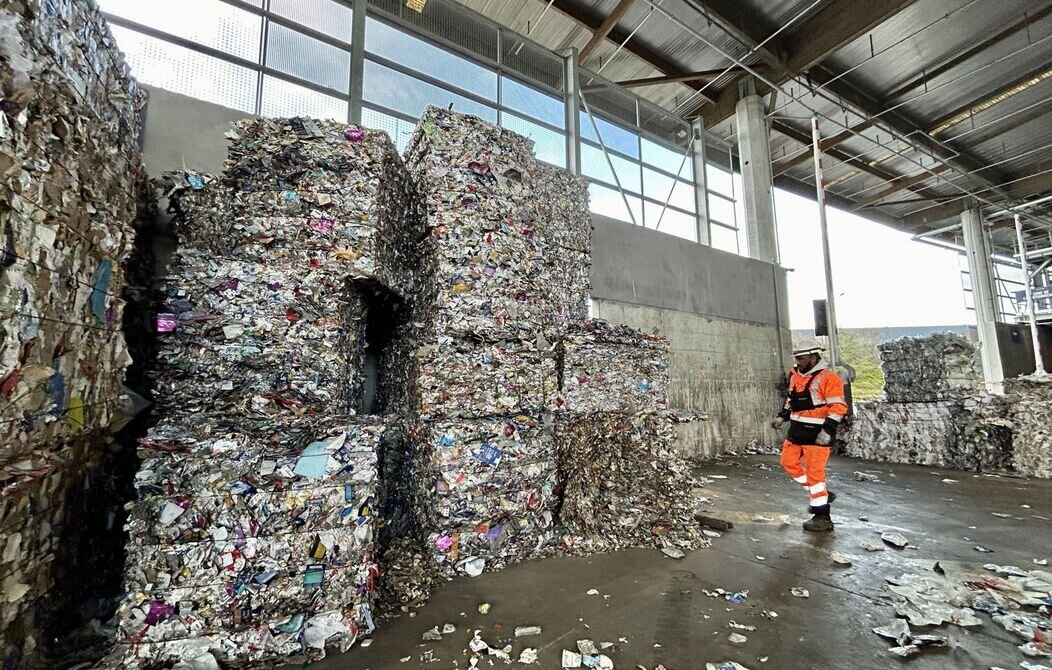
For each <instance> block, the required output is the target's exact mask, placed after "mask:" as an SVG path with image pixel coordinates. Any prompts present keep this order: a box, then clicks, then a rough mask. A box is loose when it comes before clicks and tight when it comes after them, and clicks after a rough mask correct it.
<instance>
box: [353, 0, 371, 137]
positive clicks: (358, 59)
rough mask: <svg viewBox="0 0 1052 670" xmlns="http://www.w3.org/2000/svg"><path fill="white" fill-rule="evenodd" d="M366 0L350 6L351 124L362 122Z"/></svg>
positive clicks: (357, 1) (360, 0)
mask: <svg viewBox="0 0 1052 670" xmlns="http://www.w3.org/2000/svg"><path fill="white" fill-rule="evenodd" d="M368 4H369V3H368V0H354V2H353V3H352V4H351V91H350V93H351V114H350V116H351V123H354V124H361V122H362V97H363V95H364V94H363V90H364V84H365V82H364V81H363V80H364V79H365V14H366V11H367V7H368Z"/></svg>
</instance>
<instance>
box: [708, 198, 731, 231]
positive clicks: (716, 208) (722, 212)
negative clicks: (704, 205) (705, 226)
mask: <svg viewBox="0 0 1052 670" xmlns="http://www.w3.org/2000/svg"><path fill="white" fill-rule="evenodd" d="M709 218H710V219H712V220H713V221H718V222H720V223H722V224H724V225H726V226H731V227H735V228H736V227H737V225H736V224H737V218H736V217H735V212H734V201H733V200H727V199H726V198H723V197H721V196H720V195H719V194H718V193H711V192H710V193H709Z"/></svg>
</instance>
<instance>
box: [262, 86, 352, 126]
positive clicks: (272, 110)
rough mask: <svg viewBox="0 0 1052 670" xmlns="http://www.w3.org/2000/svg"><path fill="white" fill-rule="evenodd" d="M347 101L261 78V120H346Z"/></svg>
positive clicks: (301, 87)
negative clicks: (288, 118)
mask: <svg viewBox="0 0 1052 670" xmlns="http://www.w3.org/2000/svg"><path fill="white" fill-rule="evenodd" d="M347 107H348V105H347V101H346V100H340V99H339V98H334V97H333V96H331V95H325V94H324V93H319V92H317V91H312V90H311V89H309V88H305V87H303V86H300V85H298V84H293V83H291V82H287V81H284V80H283V79H278V78H276V77H271V76H269V75H263V99H262V104H261V109H260V111H261V112H262V114H263V116H279V117H289V116H312V117H314V118H318V119H333V120H335V121H346V120H347Z"/></svg>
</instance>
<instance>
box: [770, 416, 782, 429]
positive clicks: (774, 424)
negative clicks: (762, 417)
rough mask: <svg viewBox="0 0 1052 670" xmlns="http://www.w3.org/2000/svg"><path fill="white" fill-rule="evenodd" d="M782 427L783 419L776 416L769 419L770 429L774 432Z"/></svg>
mask: <svg viewBox="0 0 1052 670" xmlns="http://www.w3.org/2000/svg"><path fill="white" fill-rule="evenodd" d="M784 425H785V417H782V416H776V417H774V418H773V419H771V428H774V429H775V430H781V429H782V426H784Z"/></svg>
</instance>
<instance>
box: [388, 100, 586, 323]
mask: <svg viewBox="0 0 1052 670" xmlns="http://www.w3.org/2000/svg"><path fill="white" fill-rule="evenodd" d="M532 149H533V143H532V142H531V141H530V140H528V139H526V138H525V137H522V136H521V135H517V134H516V133H513V132H511V131H509V130H506V129H504V128H501V127H499V126H496V125H493V124H491V123H488V122H486V121H483V120H482V119H479V118H477V117H474V116H469V115H465V114H456V113H453V112H450V111H448V110H443V109H438V108H435V107H429V108H428V109H427V110H426V111H425V112H424V115H423V116H422V117H421V120H420V122H419V123H418V125H417V128H416V131H415V132H414V134H413V138H412V139H411V140H410V143H409V146H408V147H407V149H406V154H405V155H406V163H407V165H408V167H409V170H410V172H411V173H413V174H414V175H415V177H416V180H417V183H418V185H419V188H420V189H421V191H422V193H423V197H424V201H425V203H426V206H427V225H428V228H429V229H430V230H431V231H432V235H433V239H434V242H435V245H436V252H435V253H436V256H437V265H436V267H435V268H434V275H433V276H432V277H430V279H429V281H430V283H431V284H432V286H433V287H434V289H433V291H430V293H432V294H433V295H435V296H436V300H435V304H434V307H433V314H432V317H431V319H430V320H429V322H430V324H431V326H432V327H433V328H434V331H435V332H436V333H438V334H442V335H463V334H468V335H473V336H476V337H484V338H493V339H504V338H509V339H510V338H515V337H519V338H522V339H526V338H528V337H532V336H534V335H536V333H537V332H542V333H546V332H552V331H554V330H557V329H559V328H561V327H563V326H565V325H566V324H567V323H569V322H571V321H575V320H579V319H581V318H583V317H584V315H585V314H586V313H587V309H588V290H589V286H588V279H587V277H588V267H589V264H590V259H589V255H588V251H589V250H590V240H591V224H590V221H589V220H588V219H587V218H586V217H585V216H582V215H581V212H587V211H588V200H587V189H586V187H585V185H584V182H583V181H581V180H580V179H579V178H577V177H573V176H569V175H567V174H561V175H560V174H557V173H554V172H552V170H551V169H549V168H547V167H539V166H540V165H541V164H540V163H539V162H538V161H537V159H536V158H535V157H534V156H533V153H532ZM545 186H551V187H552V188H554V189H556V192H555V193H554V194H553V195H559V196H561V197H562V198H563V200H564V202H563V203H561V204H560V205H558V206H553V205H551V204H550V203H549V204H542V202H543V201H545V200H549V198H547V197H544V198H541V197H538V194H539V193H541V192H542V189H543V188H544V187H545ZM555 199H556V198H554V197H553V198H550V200H555Z"/></svg>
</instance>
